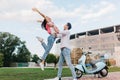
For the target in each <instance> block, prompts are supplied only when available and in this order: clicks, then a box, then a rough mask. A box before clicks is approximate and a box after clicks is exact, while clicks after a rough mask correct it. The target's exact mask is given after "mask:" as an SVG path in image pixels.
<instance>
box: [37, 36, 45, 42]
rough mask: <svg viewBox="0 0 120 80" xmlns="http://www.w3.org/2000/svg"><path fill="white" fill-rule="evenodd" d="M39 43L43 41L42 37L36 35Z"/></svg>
mask: <svg viewBox="0 0 120 80" xmlns="http://www.w3.org/2000/svg"><path fill="white" fill-rule="evenodd" d="M36 38H37V39H38V40H39V41H40V42H41V43H42V42H43V40H44V39H43V38H41V37H36Z"/></svg>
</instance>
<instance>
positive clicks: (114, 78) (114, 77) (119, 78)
mask: <svg viewBox="0 0 120 80" xmlns="http://www.w3.org/2000/svg"><path fill="white" fill-rule="evenodd" d="M45 80H53V79H45ZM62 80H73V79H72V77H63V78H62ZM79 80H120V72H112V73H108V76H107V77H104V78H97V77H94V75H83V76H82V77H81V78H80V79H79Z"/></svg>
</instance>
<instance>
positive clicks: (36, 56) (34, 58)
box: [32, 54, 40, 63]
mask: <svg viewBox="0 0 120 80" xmlns="http://www.w3.org/2000/svg"><path fill="white" fill-rule="evenodd" d="M39 59H40V58H39V57H38V55H37V54H34V55H33V56H32V62H35V63H37V61H38V60H39Z"/></svg>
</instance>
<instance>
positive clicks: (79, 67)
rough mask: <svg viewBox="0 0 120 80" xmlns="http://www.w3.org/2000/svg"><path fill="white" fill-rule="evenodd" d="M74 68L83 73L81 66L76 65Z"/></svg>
mask: <svg viewBox="0 0 120 80" xmlns="http://www.w3.org/2000/svg"><path fill="white" fill-rule="evenodd" d="M75 68H76V69H79V70H81V71H82V72H84V69H83V67H82V65H76V66H75Z"/></svg>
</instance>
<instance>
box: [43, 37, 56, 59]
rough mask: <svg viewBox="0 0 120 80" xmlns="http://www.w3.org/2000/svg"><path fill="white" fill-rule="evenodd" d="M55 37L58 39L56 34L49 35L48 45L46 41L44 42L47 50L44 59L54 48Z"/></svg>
mask: <svg viewBox="0 0 120 80" xmlns="http://www.w3.org/2000/svg"><path fill="white" fill-rule="evenodd" d="M55 39H56V37H55V36H53V35H50V36H49V37H48V39H47V41H48V43H47V45H46V44H45V43H44V42H43V43H42V46H43V48H44V49H45V52H44V54H43V56H42V60H45V59H46V57H47V55H48V54H49V52H50V50H51V48H52V46H53V44H54V41H55Z"/></svg>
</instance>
